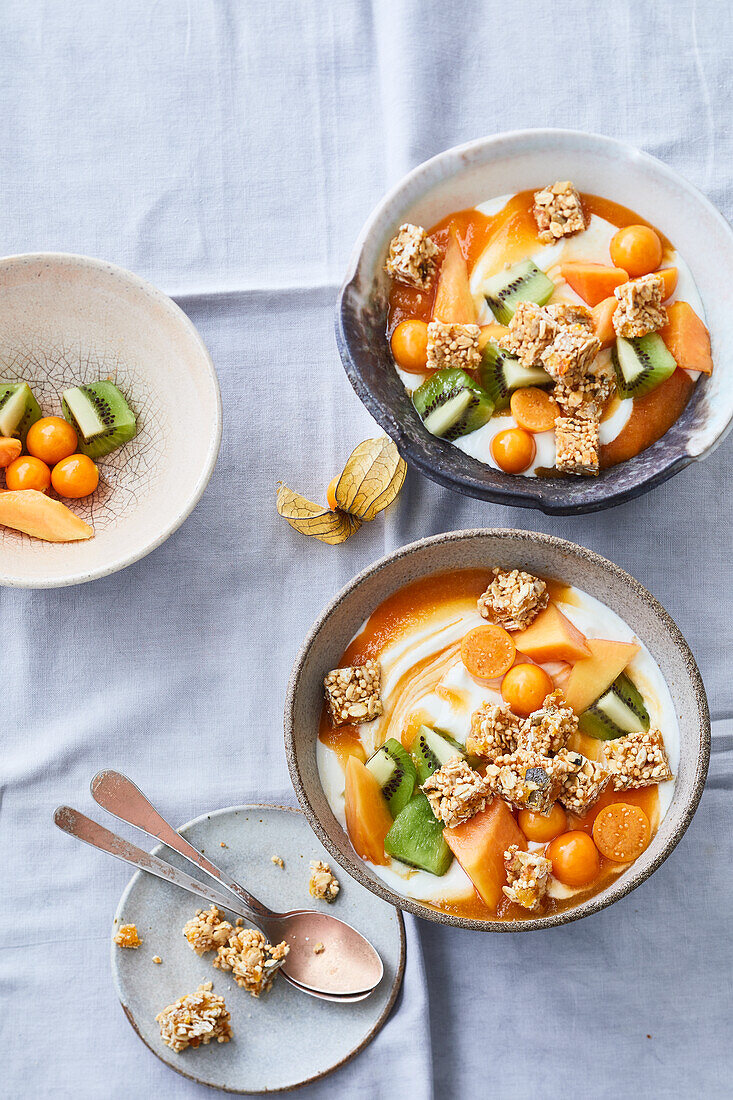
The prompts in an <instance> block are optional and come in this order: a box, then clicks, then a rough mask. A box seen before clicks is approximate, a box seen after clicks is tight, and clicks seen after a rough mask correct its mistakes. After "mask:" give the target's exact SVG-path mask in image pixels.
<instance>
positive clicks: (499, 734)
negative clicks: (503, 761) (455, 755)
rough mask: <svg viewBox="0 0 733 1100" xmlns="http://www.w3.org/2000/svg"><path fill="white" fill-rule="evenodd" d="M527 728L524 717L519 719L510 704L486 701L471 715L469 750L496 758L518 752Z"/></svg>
mask: <svg viewBox="0 0 733 1100" xmlns="http://www.w3.org/2000/svg"><path fill="white" fill-rule="evenodd" d="M523 729H524V719H523V718H518V717H517V715H516V714H514V713H513V712H512V710H511V709H510V707H509V704H508V703H491V702H486V703H483V704H482V705H481V706H480V707H479V708H478V710H475V711H474V712H473V714H472V715H471V732H470V733H469V735H468V737H467V738H466V752H468V753H470V754H471V755H472V756H482V757H485V759H487V760H490V761H494V760H496V759H497V757H499V756H506V755H508V754H510V753H513V752H516V750H517V748H518V746H519V738H520V736H521V734H522V731H523Z"/></svg>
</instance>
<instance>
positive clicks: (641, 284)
mask: <svg viewBox="0 0 733 1100" xmlns="http://www.w3.org/2000/svg"><path fill="white" fill-rule="evenodd" d="M613 293H614V294H615V296H616V298H617V299H618V305H617V306H616V308H615V310H614V311H613V318H612V320H613V327H614V330H615V332H616V335H617V336H623V337H625V338H626V339H634V338H635V337H637V336H646V334H647V333H648V332H655V331H656V330H657V329H659V328H662V326H663V325H666V324H667V311H666V309H665V308H664V306H663V305H662V301H663V299H664V279H663V278H662V276H661V275H643V276H642V277H641V278H640V279H630V280H629V282H627V283H622V284H621V286H617V287H616V289H615V290H614V292H613Z"/></svg>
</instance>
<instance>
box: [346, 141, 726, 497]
mask: <svg viewBox="0 0 733 1100" xmlns="http://www.w3.org/2000/svg"><path fill="white" fill-rule="evenodd" d="M554 179H572V180H573V182H574V183H575V184H576V186H577V187H578V188H579V189H580V190H582V191H587V192H591V193H593V194H598V195H603V196H605V197H606V198H610V199H613V200H614V201H615V202H619V203H621V204H622V205H624V206H628V207H631V209H633V210H635V211H636V212H637V213H638V214H640V215H641V216H642V217H644V218H646V219H648V220H649V221H651V222H653V223H654V224H655V225H657V226H658V227H659V228H660V229H661V230H662V231H663V232H664V233H665V234H666V235H667V236H668V237H669V238H670V240H672V241H673V242H674V244H675V247H676V248H677V249H678V250H679V252H680V254H681V255H682V256H683V257H684V259H685V260H686V262H687V264H688V265H689V267H690V269H691V271H692V274H693V276H694V278H695V282H696V283H697V287H698V290H699V292H700V295H701V297H702V300H703V303H704V306H705V313H706V320H707V323H708V327H709V329H710V332H711V336H712V345H713V356H714V358H715V372H714V373H713V375H712V377H711V378H704V377H703V378H701V380H700V381H699V383H698V385H697V386H696V388H695V391H694V393H693V395H692V398H691V400H690V402H689V404H688V406H687V408H686V409H685V411H684V412H683V413H682V415H681V416H680V417H679V419H678V420H677V422H676V423H675V424H674V425H673V426H672V427H671V428H670V429H669V431H668V432H667V433H666V435H664V436H663V438H662V439H660V440H658V441H657V442H656V443H654V444H653V445H652V446H651V447H649V448H647V450H645V451H643V452H642V453H641V454H639V455H637V456H636V457H635V458H632V459H630V460H629V461H627V462H624V463H621V464H620V465H619V466H615V467H612V468H611V469H609V470H605V471H603V472H602V473H601V474H600V476H599V477H597V478H580V479H573V478H529V477H522V476H518V475H513V474H505V473H502V472H501V471H500V470H494V469H491V468H490V467H489V466H486V465H484V464H483V463H481V462H479V461H478V460H477V459H475V458H472V457H471V456H470V455H466V454H464V453H463V452H462V451H459V450H458V448H457V447H454V446H452V445H451V444H449V443H444V442H443V441H442V440H440V439H437V438H436V437H435V436H431V435H430V434H429V433H428V432H426V431H425V429H424V428H423V426H422V423H421V421H420V419H419V417H418V416H417V413H416V412H415V410H414V408H413V406H412V402H411V400H410V398H409V396H408V394H407V393H406V392H405V389H404V386H403V385H402V382H401V381H400V378H399V377H398V375H397V373H396V371H395V369H394V365H393V362H392V357H391V355H390V351H389V348H388V346H387V341H386V339H385V329H386V318H387V296H388V293H389V279H388V277H387V275H386V273H385V271H384V262H385V258H386V255H387V249H388V246H389V242H390V240H391V238H392V236H393V235H394V233H395V232H396V230H397V228H398V227H399V226H400V225H401V224H402V223H403V222H405V221H411V222H415V223H417V224H418V225H425V226H430V225H434V224H435V223H436V222H437V221H439V220H440V219H441V218H443V217H445V215H446V214H449V213H450V212H451V211H452V210H461V209H464V208H466V207H471V206H475V205H476V204H477V203H481V202H485V201H486V200H487V199H490V198H492V197H493V196H495V195H504V194H508V193H514V192H517V191H521V190H525V189H527V188H530V187H539V186H541V185H543V184H546V183H547V182H548V180H554ZM731 288H733V233H732V232H731V229H730V227H729V225H728V224H727V222H726V221H725V220H724V219H723V218H722V216H721V215H720V214H719V213H718V211H717V210H715V208H714V207H713V206H712V205H711V204H710V203H709V202H708V200H707V199H706V198H705V197H704V196H703V195H701V194H700V192H699V191H697V190H696V189H695V188H694V187H692V186H690V184H689V183H686V182H685V180H683V179H682V178H681V177H680V176H678V175H677V174H676V173H675V172H673V171H672V170H671V169H670V168H668V167H667V166H666V165H664V164H662V163H661V162H660V161H658V160H655V159H654V158H653V157H650V156H647V155H646V154H645V153H641V152H639V151H638V150H636V149H633V148H631V147H630V146H628V145H624V144H622V143H621V142H618V141H613V140H611V139H610V138H605V137H600V136H598V135H596V134H583V133H578V132H575V131H572V130H522V131H517V132H515V133H509V134H499V135H497V136H496V137H490V138H482V139H480V140H479V141H474V142H471V143H470V144H468V145H461V146H457V147H456V148H454V149H448V150H447V151H446V152H445V153H441V154H440V155H439V156H437V157H433V159H432V160H428V161H426V162H425V163H424V164H421V165H419V167H417V168H416V169H415V170H414V171H412V172H410V173H409V175H407V176H405V178H404V179H403V180H402V181H401V182H400V183H399V184H398V185H397V187H395V188H394V190H392V191H391V192H390V193H389V194H388V195H387V196H386V198H384V199H383V200H382V202H381V203H380V204H379V206H377V208H376V209H375V210H374V212H373V213H372V215H371V217H370V218H369V220H368V222H367V223H366V225H365V227H364V229H363V230H362V232H361V235H360V237H359V240H358V241H357V243H356V246H355V248H354V252H353V255H352V258H351V262H350V264H349V269H348V272H347V275H346V279H345V281H344V285H343V287H342V289H341V293H340V296H339V301H338V307H337V317H336V339H337V342H338V347H339V352H340V355H341V359H342V361H343V364H344V368H345V369H346V373H347V374H348V376H349V379H350V381H351V384H352V385H353V387H354V389H355V390H356V392H357V394H358V395H359V397H360V398H361V400H362V401H363V402H364V404H365V405H366V407H367V409H368V410H369V412H370V413H371V414H372V416H373V417H374V418H375V419H376V420H377V421H378V422H379V423H380V424H381V426H382V428H384V430H385V431H386V432H387V433H388V435H390V436H391V437H392V439H394V441H395V443H396V444H397V446H398V447H399V449H400V451H401V453H402V454H403V455H404V457H405V458H406V459H407V461H408V462H410V463H412V464H413V465H414V466H416V467H417V468H418V469H419V470H420V471H421V472H422V473H424V474H427V476H428V477H430V478H432V479H433V481H437V482H439V484H441V485H445V486H446V487H447V488H449V489H456V490H458V492H461V493H467V494H468V495H469V496H474V497H479V498H481V499H482V500H492V501H497V502H499V503H500V504H512V505H519V506H520V507H523V508H541V509H542V511H543V512H548V513H552V514H557V515H564V514H570V513H580V512H594V511H598V510H600V509H602V508H609V507H611V506H612V505H614V504H620V503H621V502H622V501H625V500H630V499H631V498H633V497H636V496H639V495H640V494H641V493H645V492H647V491H648V490H649V489H651V488H652V487H653V486H655V485H659V484H661V483H662V482H663V481H666V480H667V478H669V477H672V475H673V474H676V473H678V471H679V470H682V469H683V468H684V467H685V466H687V465H688V464H689V463H690V462H692V461H693V460H695V459H699V458H703V457H704V456H705V455H706V454H708V453H709V452H710V451H711V450H712V449H713V448H714V447H715V446H716V444H718V443H719V442H720V441H721V440H722V439H723V437H724V436H725V434H726V432H727V431H728V429H729V427H730V425H731V422H732V420H733V329H732V328H731V326H730V324H729V317H730V314H731V307H732V306H733V289H731Z"/></svg>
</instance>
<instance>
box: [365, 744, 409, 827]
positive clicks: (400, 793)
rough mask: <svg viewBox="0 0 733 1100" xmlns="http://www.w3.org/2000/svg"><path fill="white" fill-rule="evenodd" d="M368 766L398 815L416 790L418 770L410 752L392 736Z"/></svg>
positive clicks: (390, 808)
mask: <svg viewBox="0 0 733 1100" xmlns="http://www.w3.org/2000/svg"><path fill="white" fill-rule="evenodd" d="M367 768H368V769H369V771H370V772H371V773H372V775H373V776H374V777H375V778H376V779H377V781H378V783H379V786H380V787H381V788H382V794H383V795H384V797H385V798H386V800H387V803H388V805H389V810H390V813H391V814H392V817H397V816H398V814H399V813H400V811H401V810H404V808H405V806H406V805H407V803H408V802H409V801H410V799H411V798H412V794H413V791H414V790H415V780H416V778H417V772H416V771H415V765H414V763H413V760H412V757H411V756H410V754H409V752H408V751H407V750H406V749H404V748H403V747H402V745H401V744H400V743H399V741H396V740H395V739H394V737H390V738H389V740H388V741H385V742H384V744H383V745H382V747H381V749H377V751H376V752H375V753H374V756H372V758H371V760H368V761H367Z"/></svg>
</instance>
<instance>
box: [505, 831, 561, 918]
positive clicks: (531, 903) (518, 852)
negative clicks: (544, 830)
mask: <svg viewBox="0 0 733 1100" xmlns="http://www.w3.org/2000/svg"><path fill="white" fill-rule="evenodd" d="M504 868H505V870H506V875H507V885H506V886H502V890H503V891H504V894H505V895H506V897H508V898H509V900H510V901H513V902H515V903H516V904H517V905H521V906H522V908H524V909H538V908H539V906H540V903H541V902H542V899H543V898H544V896H545V894H546V893H547V887H548V885H549V878H550V873H551V871H552V863H551V862H550V860H549V859H547V858H546V857H545V856H541V855H539V854H538V853H537V852H523V851H522V849H521V848H520V847H519V845H518V844H512V845H511V846H510V847H509V848H508V849H507V851H506V852H504Z"/></svg>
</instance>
